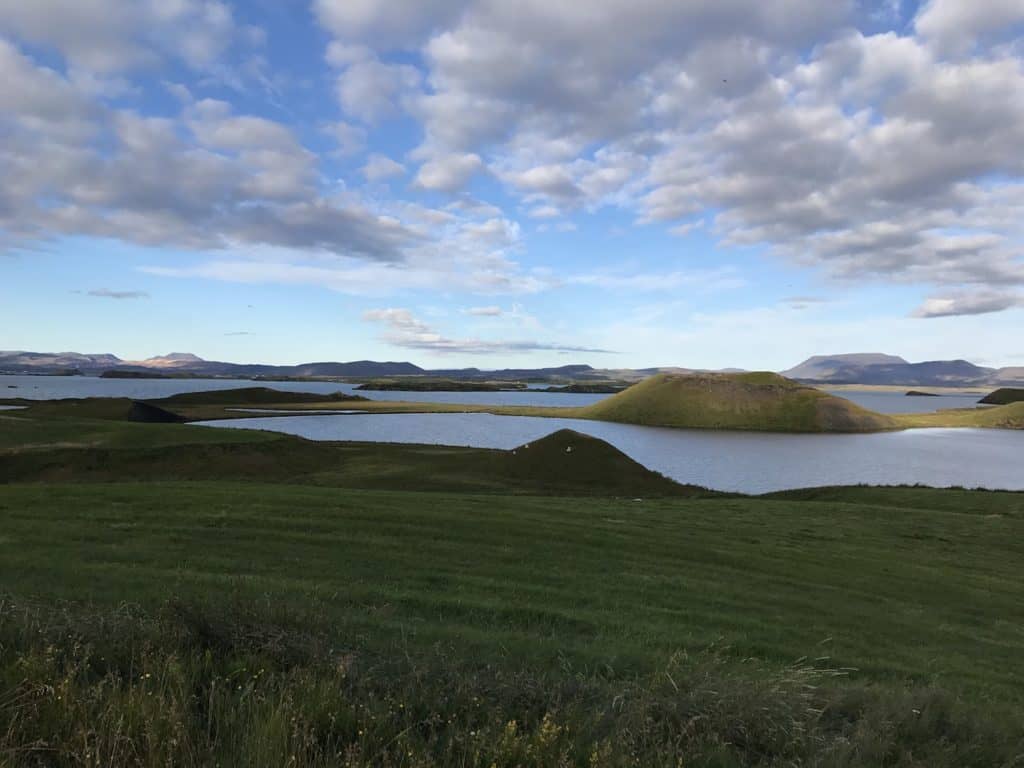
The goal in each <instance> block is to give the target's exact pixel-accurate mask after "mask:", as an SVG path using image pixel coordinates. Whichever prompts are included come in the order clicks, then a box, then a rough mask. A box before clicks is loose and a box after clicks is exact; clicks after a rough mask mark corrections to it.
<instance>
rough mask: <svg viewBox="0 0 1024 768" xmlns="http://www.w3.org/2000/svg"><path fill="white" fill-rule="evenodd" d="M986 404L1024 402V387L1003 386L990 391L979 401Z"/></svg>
mask: <svg viewBox="0 0 1024 768" xmlns="http://www.w3.org/2000/svg"><path fill="white" fill-rule="evenodd" d="M978 402H979V403H982V404H984V405H1008V404H1010V403H1024V389H1014V388H1012V387H1003V388H1002V389H997V390H995V391H994V392H990V393H989V394H987V395H985V397H983V398H981V400H979V401H978Z"/></svg>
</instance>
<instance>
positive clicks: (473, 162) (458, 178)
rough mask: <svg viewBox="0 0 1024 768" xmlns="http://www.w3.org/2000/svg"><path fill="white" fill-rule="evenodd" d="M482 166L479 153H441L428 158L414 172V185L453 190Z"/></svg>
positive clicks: (463, 183)
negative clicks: (441, 154)
mask: <svg viewBox="0 0 1024 768" xmlns="http://www.w3.org/2000/svg"><path fill="white" fill-rule="evenodd" d="M483 167H484V164H483V161H482V160H481V159H480V156H479V155H475V154H472V153H467V154H454V155H443V156H440V157H435V158H434V159H432V160H428V161H427V162H425V163H423V165H421V166H420V169H419V171H418V172H417V173H416V185H417V186H419V187H422V188H423V189H433V190H438V191H441V192H455V191H457V190H459V189H461V188H462V187H464V186H465V185H466V184H467V183H468V182H469V180H470V179H471V178H472V177H473V175H474V174H476V173H478V172H479V171H480V170H481V169H482V168H483Z"/></svg>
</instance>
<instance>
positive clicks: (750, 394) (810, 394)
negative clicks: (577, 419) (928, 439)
mask: <svg viewBox="0 0 1024 768" xmlns="http://www.w3.org/2000/svg"><path fill="white" fill-rule="evenodd" d="M581 415H583V416H584V417H585V418H590V419H598V420H601V421H617V422H624V423H627V424H641V425H645V426H658V427H687V428H700V429H740V430H759V431H768V432H871V431H876V430H883V429H892V428H894V426H895V424H894V422H893V421H892V420H891V419H890V418H889V417H888V416H884V415H882V414H878V413H873V412H871V411H868V410H865V409H864V408H861V407H860V406H858V405H855V404H854V403H852V402H850V401H848V400H844V399H842V398H839V397H835V396H833V395H829V394H827V393H825V392H822V391H820V390H817V389H814V388H812V387H807V386H803V385H801V384H798V383H796V382H794V381H790V380H789V379H786V378H784V377H782V376H779V375H778V374H775V373H737V374H660V375H657V376H652V377H651V378H649V379H646V380H644V381H642V382H640V383H639V384H634V385H633V386H632V387H630V388H629V389H627V390H625V391H623V392H620V393H619V394H617V395H613V396H612V397H609V398H607V399H606V400H602V401H601V402H598V403H595V404H594V405H591V406H589V407H587V408H584V409H582V413H581Z"/></svg>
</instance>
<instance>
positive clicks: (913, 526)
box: [0, 401, 1024, 768]
mask: <svg viewBox="0 0 1024 768" xmlns="http://www.w3.org/2000/svg"><path fill="white" fill-rule="evenodd" d="M126 405H127V404H126V403H125V402H121V403H120V404H117V403H113V402H98V401H80V402H78V403H75V404H71V405H69V404H67V403H65V404H63V405H60V404H40V405H39V406H36V407H33V408H30V409H27V410H25V411H10V412H5V413H4V414H0V585H2V587H0V765H4V766H7V765H11V766H81V765H86V766H110V765H118V766H119V765H136V766H157V765H175V766H178V765H185V766H206V765H223V766H235V765H238V766H242V765H245V766H283V765H294V766H334V765H348V766H432V765H454V766H480V767H481V768H489V767H490V766H509V767H511V766H648V765H650V766H680V765H685V766H691V765H693V766H709V767H710V766H747V765H754V766H794V765H800V766H803V765H807V766H878V765H881V766H922V767H924V766H929V767H930V766H1014V765H1021V764H1024V757H1022V755H1024V725H1022V724H1024V693H1022V692H1024V664H1022V663H1021V658H1022V657H1024V629H1022V628H1024V583H1022V582H1021V580H1020V578H1019V573H1020V567H1021V564H1022V562H1024V494H1017V493H998V492H984V491H963V490H934V489H927V488H869V487H858V488H820V489H808V490H802V491H791V492H786V493H778V494H771V495H769V496H763V497H747V496H739V495H735V494H719V493H714V492H712V491H706V490H703V489H697V488H690V487H685V486H679V485H677V484H675V483H672V482H670V481H668V480H666V479H665V478H663V477H661V476H659V475H656V474H655V473H652V472H649V471H647V470H645V469H644V468H643V467H640V466H639V465H636V464H635V463H634V462H632V461H631V460H629V459H628V457H625V456H624V455H622V454H621V453H619V452H618V451H616V450H615V449H613V448H611V447H610V446H607V445H606V444H604V443H602V442H601V441H598V440H595V439H593V438H586V437H584V436H581V435H578V434H575V433H571V432H560V433H557V434H555V435H553V436H551V437H550V438H547V439H545V440H540V441H535V442H534V443H533V444H531V446H530V448H529V449H526V448H521V449H519V450H517V451H516V452H509V451H488V450H478V449H464V448H460V449H451V448H442V447H433V446H396V445H390V446H389V445H367V444H351V443H350V444H344V443H338V444H320V443H312V442H309V441H304V440H300V439H297V438H293V437H287V436H282V435H275V434H267V433H259V432H248V431H244V430H216V429H213V428H206V427H198V426H192V425H182V424H144V423H131V422H126V421H123V420H122V419H123V416H124V413H125V407H126ZM220 405H223V403H221V404H220ZM310 405H311V406H312V404H310ZM189 407H197V408H199V407H207V406H206V405H205V404H203V403H201V402H194V403H193V404H191V405H190V406H189ZM211 407H212V406H211ZM339 418H342V417H339ZM570 447H571V448H572V449H573V450H572V451H567V450H566V449H567V448H570Z"/></svg>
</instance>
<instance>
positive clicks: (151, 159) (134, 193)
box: [0, 41, 422, 262]
mask: <svg viewBox="0 0 1024 768" xmlns="http://www.w3.org/2000/svg"><path fill="white" fill-rule="evenodd" d="M0 72H2V73H3V74H4V79H5V82H10V83H11V84H12V87H7V88H3V89H0V130H2V131H3V133H4V136H5V141H4V143H3V145H2V146H0V229H2V230H5V231H6V233H7V236H8V238H10V239H12V240H13V241H14V243H19V242H20V243H26V242H31V241H33V240H37V239H45V238H49V237H53V236H56V235H61V234H68V235H72V234H76V235H93V236H99V237H114V238H120V239H123V240H127V241H130V242H135V243H141V244H146V245H172V246H178V247H185V248H192V249H223V248H229V247H234V246H236V245H237V244H250V245H252V244H268V245H276V246H287V247H291V248H297V249H307V250H318V251H325V252H328V253H334V254H340V255H348V256H358V257H362V258H367V259H372V260H380V261H390V262H397V261H401V260H402V259H403V258H404V251H405V249H406V248H408V247H410V246H412V245H413V244H415V243H417V242H419V241H420V240H421V238H422V236H421V235H420V234H418V233H416V232H415V231H413V230H412V229H411V228H409V227H406V226H405V225H403V224H402V223H401V222H400V221H398V220H396V219H394V218H392V217H387V216H380V215H377V214H375V213H373V212H372V211H370V210H368V209H367V208H365V207H361V206H359V205H358V204H353V203H349V202H341V201H336V200H333V199H330V198H328V197H325V196H324V195H323V194H321V192H320V190H319V188H318V179H317V169H316V165H317V163H316V158H315V156H314V155H313V154H312V153H310V152H309V151H308V150H306V149H305V148H304V147H303V146H302V145H301V144H300V143H299V142H298V141H297V140H296V139H295V138H294V136H293V135H292V133H291V131H290V130H289V129H288V128H286V127H285V126H283V125H281V124H279V123H276V122H273V121H271V120H267V119H265V118H260V117H253V116H246V115H238V114H235V112H234V110H233V108H232V107H231V106H230V105H228V104H226V103H224V102H220V101H214V100H209V99H207V100H203V101H200V102H197V103H194V104H188V105H186V106H185V108H184V110H183V112H182V114H181V116H180V118H177V119H175V118H168V117H146V116H143V115H140V114H138V113H136V112H134V111H131V110H127V109H113V108H110V107H107V106H105V105H103V104H101V103H97V102H95V101H92V100H90V99H88V98H86V97H85V96H83V95H82V94H81V93H80V92H79V91H77V90H76V89H75V87H74V86H73V85H72V84H71V83H70V82H69V81H68V80H67V79H66V78H64V77H62V76H61V75H60V74H58V73H57V72H55V71H54V70H51V69H47V68H45V67H40V66H38V65H37V64H35V63H34V62H33V61H32V60H30V59H29V58H28V57H27V56H25V55H24V54H22V53H21V52H20V51H19V50H18V49H17V48H15V47H14V46H13V45H11V44H10V43H6V42H3V41H0Z"/></svg>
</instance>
